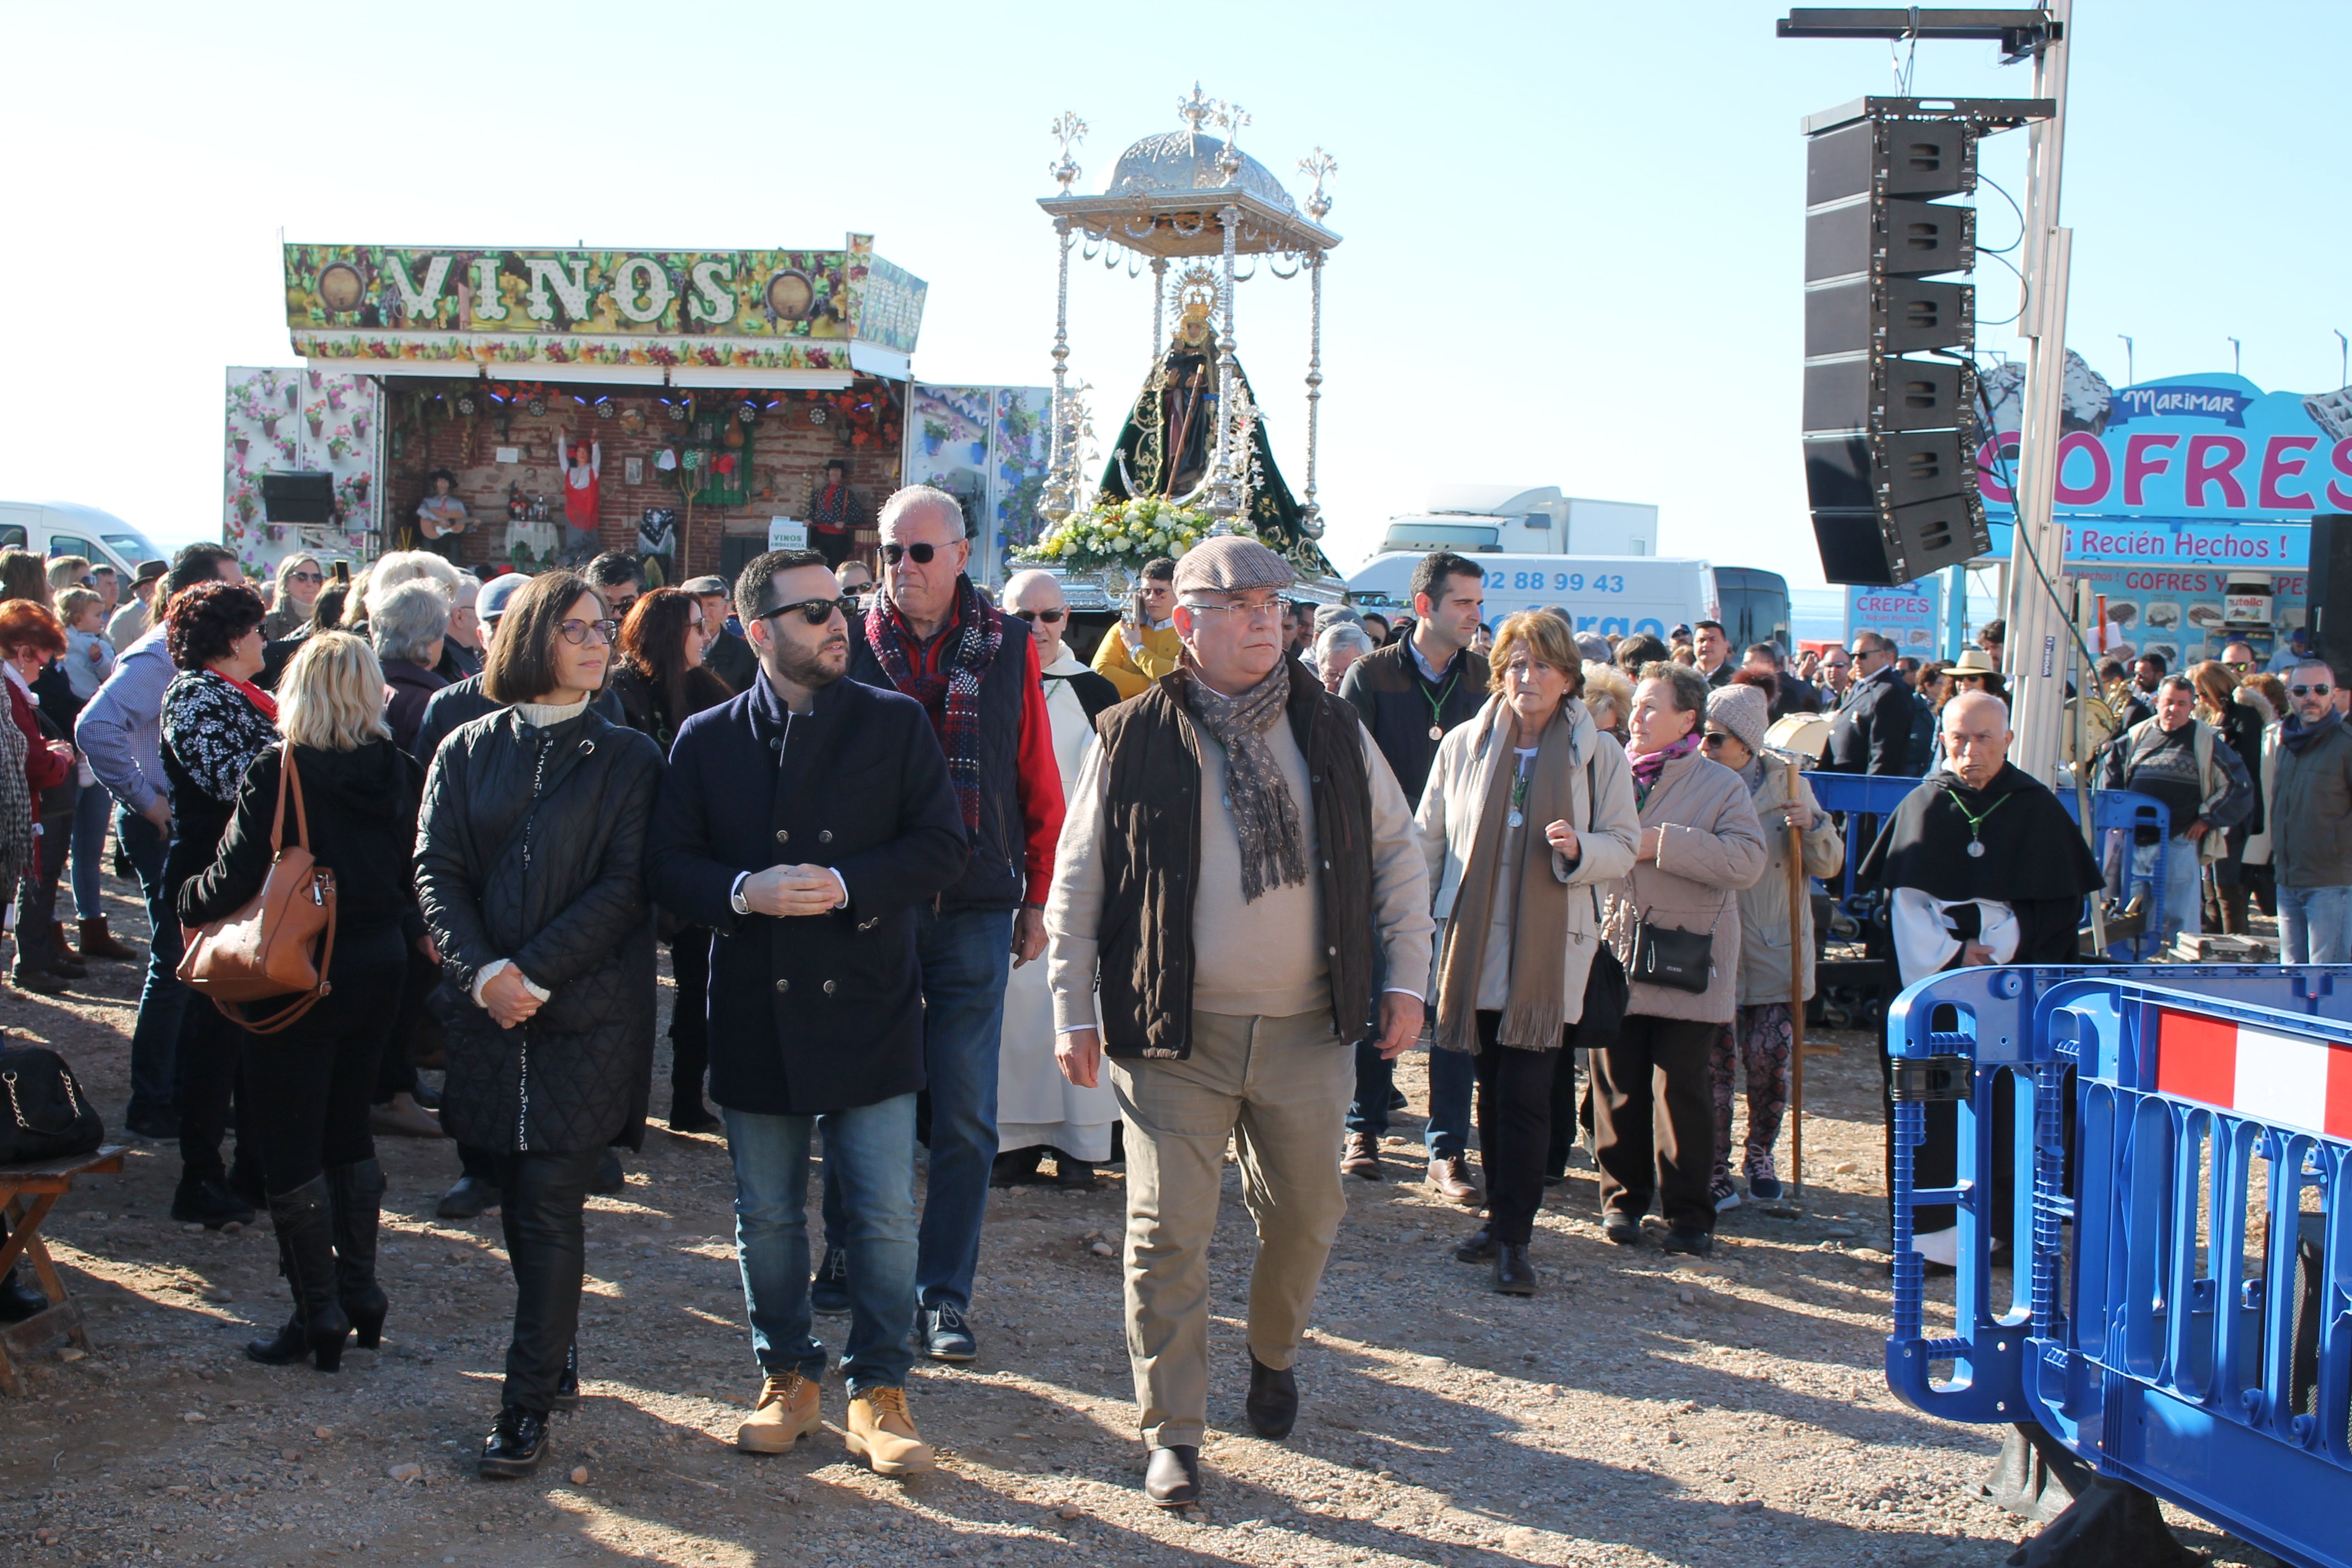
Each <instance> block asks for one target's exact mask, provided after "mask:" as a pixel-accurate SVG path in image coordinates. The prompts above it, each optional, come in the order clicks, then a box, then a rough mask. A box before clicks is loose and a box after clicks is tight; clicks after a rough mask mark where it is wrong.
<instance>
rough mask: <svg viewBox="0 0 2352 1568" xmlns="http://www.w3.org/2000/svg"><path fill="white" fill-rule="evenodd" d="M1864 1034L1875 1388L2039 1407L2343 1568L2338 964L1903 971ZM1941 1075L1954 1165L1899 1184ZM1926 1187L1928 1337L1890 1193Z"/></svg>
mask: <svg viewBox="0 0 2352 1568" xmlns="http://www.w3.org/2000/svg"><path fill="white" fill-rule="evenodd" d="M1887 1045H1888V1052H1889V1055H1890V1057H1891V1058H1893V1062H1894V1071H1895V1095H1896V1103H1895V1128H1894V1145H1895V1168H1894V1170H1893V1171H1892V1172H1891V1173H1890V1185H1891V1187H1892V1190H1893V1195H1894V1208H1895V1240H1894V1248H1895V1323H1894V1332H1893V1333H1892V1334H1891V1335H1890V1336H1889V1337H1888V1340H1887V1344H1886V1371H1887V1382H1888V1385H1889V1387H1890V1388H1891V1389H1892V1390H1893V1391H1894V1392H1895V1394H1896V1396H1897V1397H1899V1398H1901V1399H1902V1400H1903V1401H1904V1402H1905V1403H1906V1404H1908V1405H1912V1406H1913V1407H1914V1408H1916V1409H1918V1410H1921V1411H1923V1412H1926V1413H1927V1414H1930V1415H1940V1416H1944V1417H1946V1418H1948V1419H1952V1420H1958V1421H1969V1422H2011V1421H2018V1420H2032V1421H2037V1422H2039V1423H2041V1424H2042V1426H2044V1427H2046V1428H2047V1429H2048V1430H2049V1431H2050V1432H2051V1433H2052V1434H2053V1436H2056V1437H2057V1438H2058V1440H2059V1441H2061V1442H2062V1443H2063V1444H2065V1445H2066V1446H2067V1447H2069V1448H2071V1449H2072V1450H2073V1451H2074V1453H2076V1454H2077V1455H2079V1456H2080V1457H2081V1458H2083V1459H2084V1461H2085V1462H2087V1463H2089V1464H2090V1465H2092V1466H2093V1467H2094V1468H2095V1469H2097V1470H2098V1471H2099V1472H2100V1473H2102V1474H2105V1475H2109V1476H2113V1477H2116V1478H2118V1479H2124V1480H2126V1481H2129V1482H2131V1483H2132V1484H2134V1485H2137V1486H2139V1487H2141V1488H2143V1489H2146V1490H2147V1491H2149V1492H2151V1493H2154V1494H2155V1495H2157V1496H2158V1497H2161V1498H2165V1499H2168V1500H2171V1501H2173V1502H2176V1503H2178V1504H2179V1505H2180V1506H2181V1507H2183V1508H2186V1509H2189V1510H2191V1511H2193V1512H2195V1513H2198V1514H2200V1515H2201V1516H2203V1517H2205V1518H2207V1519H2210V1520H2212V1521H2214V1522H2215V1523H2217V1524H2219V1525H2221V1527H2222V1528H2224V1529H2226V1530H2228V1531H2231V1533H2233V1534H2235V1535H2238V1536H2240V1537H2241V1538H2242V1539H2244V1540H2247V1541H2250V1542H2254V1543H2255V1544H2257V1545H2259V1546H2262V1547H2263V1549H2264V1550H2266V1551H2268V1552H2272V1553H2273V1554H2274V1555H2276V1556H2279V1557H2281V1558H2284V1559H2285V1560H2287V1561H2289V1562H2292V1563H2300V1564H2305V1565H2308V1568H2352V967H2322V966H2309V965H2295V966H2285V965H2246V966H2228V965H2185V964H2166V965H2152V964H2151V965H2133V966H2099V967H2082V968H2044V969H2027V968H1985V969H1973V970H1961V971H1958V972H1955V973H1948V974H1939V975H1936V976H1934V977H1932V978H1930V979H1928V980H1926V981H1923V982H1921V983H1920V984H1916V985H1914V986H1911V987H1908V988H1907V989H1906V991H1905V992H1904V993H1903V994H1902V995H1901V996H1900V997H1899V998H1898V999H1897V1000H1896V1002H1895V1006H1894V1008H1893V1009H1892V1011H1891V1012H1890V1013H1889V1015H1888V1018H1887ZM2070 1079H2071V1080H2072V1081H2071V1086H2070ZM2004 1080H2006V1083H2007V1086H2008V1087H2007V1090H2006V1092H2008V1093H2010V1094H2013V1096H2014V1100H2015V1104H2014V1112H2015V1113H2014V1117H2013V1121H2012V1123H2011V1137H2010V1139H2009V1141H2008V1142H2007V1143H2006V1144H2005V1145H2004V1144H2002V1143H2001V1142H2000V1140H1998V1139H1997V1138H1996V1136H1995V1128H1996V1126H1997V1124H1998V1118H1997V1116H1996V1101H1997V1097H1998V1096H2000V1095H2001V1094H2002V1093H2003V1092H2004V1089H2003V1083H2004ZM1937 1099H1950V1100H1954V1101H1955V1102H1956V1110H1957V1112H1958V1133H1959V1137H1958V1160H1957V1165H1958V1177H1957V1179H1956V1180H1955V1182H1954V1183H1953V1184H1952V1185H1951V1186H1950V1187H1948V1188H1939V1189H1921V1188H1918V1187H1917V1186H1916V1183H1915V1181H1914V1179H1913V1178H1914V1159H1913V1156H1914V1154H1915V1152H1916V1150H1917V1148H1918V1147H1919V1145H1920V1143H1921V1142H1922V1140H1923V1138H1924V1136H1925V1131H1926V1111H1927V1102H1928V1101H1929V1100H1937ZM2070 1101H2071V1109H2072V1110H2073V1111H2074V1118H2073V1120H2074V1126H2073V1127H2072V1128H2071V1129H2070V1128H2069V1126H2068V1116H2067V1112H2068V1110H2069V1109H2070ZM2070 1144H2071V1147H2070ZM2003 1165H2006V1166H2007V1167H2008V1169H2009V1171H2010V1173H2011V1175H2012V1177H2013V1183H2012V1194H2013V1195H2012V1197H2011V1205H2012V1206H2011V1215H2010V1216H2009V1218H2010V1220H2011V1235H2012V1236H2013V1237H2015V1238H2016V1241H2017V1245H2016V1247H2015V1248H2014V1252H2015V1255H2016V1258H2017V1260H2018V1261H2017V1267H2016V1268H2013V1269H2012V1270H2011V1277H2010V1279H2008V1281H2007V1282H2006V1288H2005V1289H2001V1288H2000V1287H2001V1285H2002V1282H2001V1280H2000V1279H1999V1278H1998V1271H1997V1269H1996V1268H1995V1267H1994V1264H1993V1258H1992V1244H1991V1235H1992V1231H1993V1229H1994V1226H1993V1223H1992V1222H1993V1218H1994V1216H1993V1215H1992V1214H1991V1212H1990V1211H1991V1206H1992V1201H1993V1200H1992V1193H1993V1184H1992V1183H1991V1182H1990V1179H1989V1178H1990V1174H1991V1173H1994V1172H1996V1171H1997V1170H1998V1169H1999V1168H2000V1167H2001V1166H2003ZM2070 1182H2071V1184H2072V1190H2070ZM1944 1204H1949V1205H1955V1206H1956V1208H1957V1212H1958V1265H1957V1268H1956V1270H1955V1278H1954V1310H1955V1325H1954V1328H1953V1331H1951V1333H1950V1334H1948V1335H1946V1336H1939V1337H1936V1338H1929V1337H1927V1335H1926V1333H1925V1331H1924V1328H1925V1324H1924V1306H1925V1303H1924V1280H1925V1261H1924V1259H1923V1258H1921V1257H1920V1255H1919V1254H1918V1252H1917V1251H1916V1247H1915V1246H1914V1230H1913V1218H1914V1215H1915V1214H1916V1210H1917V1209H1918V1208H1919V1207H1921V1206H1923V1205H1944ZM1944 1367H1948V1373H1946V1374H1945V1375H1941V1376H1939V1375H1937V1369H1939V1368H1944Z"/></svg>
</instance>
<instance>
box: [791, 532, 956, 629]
mask: <svg viewBox="0 0 2352 1568" xmlns="http://www.w3.org/2000/svg"><path fill="white" fill-rule="evenodd" d="M923 548H924V549H926V550H929V548H930V546H929V545H928V544H926V545H924V546H923ZM856 609H857V605H856V601H855V600H852V599H803V600H801V601H799V602H798V603H797V604H791V605H777V606H775V607H774V608H773V609H769V610H761V612H760V613H759V614H758V615H757V616H753V617H752V618H753V619H754V620H761V621H764V620H770V619H772V618H773V617H775V616H782V615H789V614H791V613H792V612H793V611H794V610H798V611H799V612H800V613H801V619H803V620H804V621H806V622H807V623H808V624H809V625H811V626H823V625H824V623H825V622H827V621H829V620H831V619H833V613H834V612H835V610H838V611H840V612H841V613H842V615H843V616H849V615H852V614H854V613H856Z"/></svg>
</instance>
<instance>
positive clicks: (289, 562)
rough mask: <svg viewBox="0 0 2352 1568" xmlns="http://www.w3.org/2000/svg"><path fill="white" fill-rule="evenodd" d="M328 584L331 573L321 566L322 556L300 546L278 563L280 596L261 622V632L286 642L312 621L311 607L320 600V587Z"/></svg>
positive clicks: (275, 639) (271, 638)
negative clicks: (300, 548) (328, 573)
mask: <svg viewBox="0 0 2352 1568" xmlns="http://www.w3.org/2000/svg"><path fill="white" fill-rule="evenodd" d="M326 585H327V574H326V573H325V572H324V571H322V570H321V569H320V565H319V558H318V557H317V556H315V555H313V554H311V553H310V552H309V551H307V550H298V551H296V552H294V553H293V554H291V555H289V556H288V557H287V558H286V559H285V560H283V561H280V562H279V563H278V596H277V598H276V599H275V600H274V601H272V606H271V609H270V611H269V615H268V618H267V619H265V620H264V621H263V622H262V623H261V635H262V636H263V637H268V639H269V640H270V641H271V642H282V641H284V640H285V639H286V638H288V637H292V636H293V635H294V634H295V633H296V632H298V631H300V630H301V629H302V628H303V627H304V626H309V625H310V608H311V606H312V605H316V604H317V603H318V602H319V591H320V589H322V588H324V587H325V586H326Z"/></svg>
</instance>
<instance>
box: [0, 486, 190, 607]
mask: <svg viewBox="0 0 2352 1568" xmlns="http://www.w3.org/2000/svg"><path fill="white" fill-rule="evenodd" d="M0 549H16V550H29V551H31V552H33V553H34V554H36V555H42V556H47V557H49V558H50V559H53V560H54V559H55V558H56V557H58V556H60V555H79V556H80V557H81V558H82V559H83V560H85V561H88V562H89V563H90V564H91V565H93V566H99V565H111V566H112V567H113V568H114V571H115V575H116V579H117V581H119V582H120V583H121V584H122V596H123V597H124V598H126V599H127V598H129V597H130V596H131V575H132V574H134V573H135V572H137V571H138V569H139V563H141V562H142V561H168V560H170V559H171V558H172V557H171V553H170V552H168V551H166V550H164V549H163V548H162V547H161V546H159V545H158V544H156V542H154V541H153V540H152V539H149V538H148V537H147V536H146V535H145V534H143V533H142V532H140V531H138V530H137V529H135V528H133V527H131V525H130V524H129V523H127V522H125V521H122V520H121V518H119V517H117V516H115V515H114V514H113V513H112V512H110V511H100V510H98V508H96V507H94V506H83V505H82V504H81V503H79V501H69V500H31V501H26V500H0Z"/></svg>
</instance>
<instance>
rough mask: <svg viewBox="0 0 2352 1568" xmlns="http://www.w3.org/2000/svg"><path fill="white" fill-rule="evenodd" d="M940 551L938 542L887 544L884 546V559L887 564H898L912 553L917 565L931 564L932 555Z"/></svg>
mask: <svg viewBox="0 0 2352 1568" xmlns="http://www.w3.org/2000/svg"><path fill="white" fill-rule="evenodd" d="M939 552H940V547H939V546H938V545H936V544H886V545H884V546H883V547H882V560H883V562H884V563H886V564H887V565H891V566H896V565H897V564H898V563H899V561H900V560H901V559H903V558H905V557H907V556H909V555H911V556H913V557H914V558H915V564H916V565H918V566H929V564H930V563H931V557H932V556H934V555H937V554H938V553H939Z"/></svg>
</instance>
